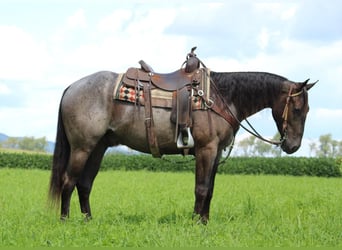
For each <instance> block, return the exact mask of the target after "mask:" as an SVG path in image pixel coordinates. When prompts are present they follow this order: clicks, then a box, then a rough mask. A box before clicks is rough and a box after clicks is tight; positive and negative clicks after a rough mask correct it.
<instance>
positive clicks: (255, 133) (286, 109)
mask: <svg viewBox="0 0 342 250" xmlns="http://www.w3.org/2000/svg"><path fill="white" fill-rule="evenodd" d="M210 81H211V82H212V83H214V82H213V80H212V79H211V77H210ZM213 85H214V86H215V87H216V85H215V83H214V84H213ZM292 91H293V85H291V86H290V90H289V92H288V95H287V97H286V103H285V106H284V110H283V114H282V119H283V124H282V132H283V133H282V134H283V135H282V137H281V138H280V140H279V141H273V140H269V139H266V138H265V137H263V136H262V135H260V134H259V132H258V131H256V129H255V128H254V127H253V125H252V124H251V123H250V122H249V121H248V119H247V118H245V119H244V120H245V121H246V123H247V124H248V126H249V128H247V127H246V126H244V125H243V124H242V121H240V120H239V119H238V118H237V117H236V115H235V114H234V112H232V110H231V109H230V108H229V105H228V104H227V102H226V100H225V99H224V98H223V97H222V95H221V94H219V96H220V99H221V101H222V102H223V103H224V105H225V107H226V108H227V110H228V112H229V113H230V114H231V116H232V117H233V118H234V119H235V120H236V121H237V123H238V124H239V126H241V127H242V128H243V129H244V130H245V131H247V132H248V133H250V134H251V135H253V136H255V137H256V138H258V139H260V140H262V141H264V142H267V143H270V144H272V145H275V146H280V145H282V144H283V143H284V141H286V139H287V127H288V113H289V103H290V100H291V98H292V97H296V96H299V95H301V94H302V93H303V88H302V89H301V90H300V91H298V92H296V93H292ZM218 93H219V92H218Z"/></svg>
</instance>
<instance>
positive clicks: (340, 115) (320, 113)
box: [314, 105, 342, 121]
mask: <svg viewBox="0 0 342 250" xmlns="http://www.w3.org/2000/svg"><path fill="white" fill-rule="evenodd" d="M341 106H342V105H341ZM314 115H315V116H316V117H318V118H320V119H339V120H341V121H342V109H325V108H318V109H317V110H315V113H314Z"/></svg>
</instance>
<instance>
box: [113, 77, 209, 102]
mask: <svg viewBox="0 0 342 250" xmlns="http://www.w3.org/2000/svg"><path fill="white" fill-rule="evenodd" d="M118 78H119V80H118V81H117V82H116V84H115V88H114V93H113V98H114V100H120V101H124V102H129V103H135V104H139V105H142V106H144V105H145V99H144V92H143V90H142V88H141V89H139V90H138V89H137V88H135V87H131V86H128V85H126V84H125V83H124V82H122V80H121V79H122V78H123V74H120V76H119V77H118ZM151 97H152V102H151V103H152V106H153V107H160V108H170V109H171V108H172V92H170V91H164V90H162V89H152V90H151ZM192 101H193V104H192V108H193V109H206V106H205V105H204V103H203V100H202V98H201V97H199V96H193V97H192Z"/></svg>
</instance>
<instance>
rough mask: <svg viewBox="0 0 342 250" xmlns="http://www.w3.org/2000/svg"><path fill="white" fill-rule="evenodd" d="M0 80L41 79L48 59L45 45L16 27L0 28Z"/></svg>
mask: <svg viewBox="0 0 342 250" xmlns="http://www.w3.org/2000/svg"><path fill="white" fill-rule="evenodd" d="M0 37H1V39H0V55H1V56H0V69H1V70H0V78H4V79H20V80H32V79H38V78H41V77H42V74H43V73H44V71H45V70H46V69H47V67H48V64H49V59H48V55H47V49H46V44H45V43H44V42H40V41H36V40H35V39H34V37H32V36H31V35H30V34H29V33H27V32H26V31H24V30H23V29H21V28H19V27H16V26H4V25H2V26H0Z"/></svg>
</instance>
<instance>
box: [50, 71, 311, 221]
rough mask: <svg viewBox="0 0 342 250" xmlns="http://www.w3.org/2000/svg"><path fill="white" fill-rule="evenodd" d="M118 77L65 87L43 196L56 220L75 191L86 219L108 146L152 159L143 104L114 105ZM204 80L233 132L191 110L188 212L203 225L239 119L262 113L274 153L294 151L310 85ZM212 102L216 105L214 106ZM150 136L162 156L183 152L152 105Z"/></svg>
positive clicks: (258, 77) (95, 77) (261, 79)
mask: <svg viewBox="0 0 342 250" xmlns="http://www.w3.org/2000/svg"><path fill="white" fill-rule="evenodd" d="M118 77H119V74H118V73H115V72H111V71H101V72H97V73H94V74H91V75H89V76H86V77H84V78H82V79H80V80H78V81H76V82H74V83H73V84H71V85H70V86H69V87H67V88H66V89H65V90H64V92H63V94H62V98H61V101H60V105H59V112H58V123H57V134H56V144H55V149H54V154H53V160H52V171H51V177H50V185H49V197H50V200H51V201H52V203H53V204H55V205H58V204H59V203H60V208H61V210H60V211H61V213H60V218H61V219H62V220H65V219H67V218H69V207H70V199H71V196H72V193H73V190H74V189H75V187H76V188H77V191H78V196H79V203H80V209H81V213H83V214H84V215H85V218H88V219H90V218H92V213H91V209H90V203H89V196H90V192H91V190H92V185H93V181H94V179H95V177H96V175H97V173H98V171H99V169H100V165H101V160H102V158H103V156H104V154H105V151H106V150H107V148H108V147H112V146H117V145H126V146H128V147H130V148H132V149H135V150H137V151H140V152H144V153H151V151H150V147H149V144H148V138H147V135H146V130H145V123H144V122H145V116H144V106H139V107H137V105H134V104H132V103H126V102H122V101H116V100H114V99H113V89H114V87H115V86H114V85H115V84H117V83H116V82H117V80H118ZM210 79H211V81H212V83H213V84H214V85H215V87H216V89H217V91H218V92H219V94H220V96H221V97H222V99H223V102H224V103H225V105H224V107H225V109H226V111H227V110H228V111H229V112H230V113H231V115H232V117H234V120H235V121H236V122H237V124H238V127H237V128H236V127H235V128H234V126H232V124H230V123H229V122H227V120H226V119H224V118H223V117H222V116H221V115H219V114H218V113H215V112H212V110H211V109H210V108H209V109H208V110H196V111H193V112H192V128H191V132H192V135H193V139H194V142H195V143H194V147H193V148H192V149H190V150H189V154H191V155H194V157H195V165H196V168H195V190H194V193H195V204H194V210H193V214H194V216H195V217H197V218H199V220H200V221H201V222H202V223H204V224H206V223H207V221H208V220H209V209H210V202H211V199H212V196H213V191H214V182H215V175H216V172H217V168H218V165H219V162H220V158H221V156H222V151H223V150H224V149H225V148H226V147H227V146H228V145H230V144H231V143H232V142H233V141H234V139H235V135H236V132H237V130H238V129H239V125H241V123H240V122H241V121H243V120H244V119H246V118H247V117H249V116H251V115H253V114H255V113H257V112H259V111H261V110H263V109H265V108H270V109H271V110H272V116H273V118H274V121H275V123H276V126H277V128H278V131H279V133H280V135H281V138H282V139H281V141H280V143H279V144H280V147H281V149H282V150H283V151H284V152H286V153H287V154H292V153H294V152H296V151H297V150H298V149H299V147H300V145H301V141H302V136H303V132H304V126H305V120H306V116H307V113H308V111H309V105H308V90H309V89H311V88H312V86H314V84H315V83H309V79H308V80H306V81H303V82H294V81H290V80H288V79H287V78H285V77H282V76H279V75H276V74H271V73H267V72H214V71H211V72H210ZM216 101H218V99H217V100H216ZM152 110H153V115H154V125H155V134H156V137H157V138H158V144H159V150H160V153H161V154H182V152H183V151H182V150H181V149H179V148H177V146H176V143H175V140H174V133H175V126H174V124H172V123H171V122H170V112H171V111H170V110H169V109H165V108H158V107H153V108H152Z"/></svg>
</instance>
